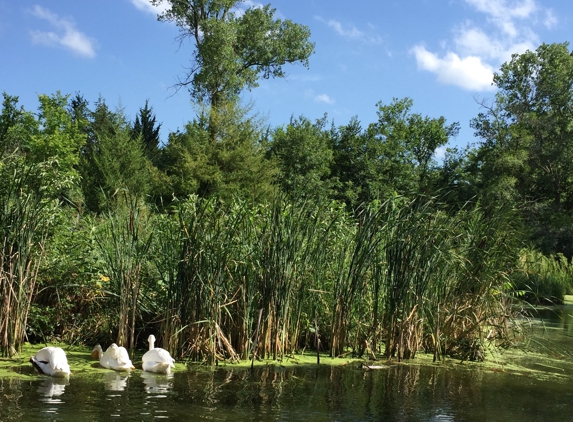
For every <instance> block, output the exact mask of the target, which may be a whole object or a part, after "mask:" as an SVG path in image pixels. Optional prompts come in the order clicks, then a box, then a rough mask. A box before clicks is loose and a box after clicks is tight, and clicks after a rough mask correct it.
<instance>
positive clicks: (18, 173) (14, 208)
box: [0, 155, 59, 356]
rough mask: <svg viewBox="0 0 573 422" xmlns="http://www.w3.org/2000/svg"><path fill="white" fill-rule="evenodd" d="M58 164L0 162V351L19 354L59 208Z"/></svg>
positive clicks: (19, 160) (10, 158) (18, 159)
mask: <svg viewBox="0 0 573 422" xmlns="http://www.w3.org/2000/svg"><path fill="white" fill-rule="evenodd" d="M55 166H57V165H56V163H52V162H45V163H41V164H30V163H25V162H24V160H23V159H22V157H19V156H17V155H7V156H4V157H3V158H2V159H1V160H0V295H1V296H0V350H1V352H2V356H13V355H14V354H16V353H17V352H18V351H20V349H21V346H22V343H23V342H24V340H25V337H26V327H27V320H28V314H29V311H30V307H31V305H32V303H33V301H34V297H35V294H36V290H37V278H38V270H39V268H40V265H41V261H42V258H43V255H44V247H45V242H46V239H47V237H48V234H49V232H50V227H51V225H52V223H53V218H54V215H55V214H56V210H57V208H58V206H59V204H58V202H57V201H55V200H52V199H51V197H50V189H51V188H53V186H52V184H51V183H50V177H49V173H50V172H51V171H52V167H55Z"/></svg>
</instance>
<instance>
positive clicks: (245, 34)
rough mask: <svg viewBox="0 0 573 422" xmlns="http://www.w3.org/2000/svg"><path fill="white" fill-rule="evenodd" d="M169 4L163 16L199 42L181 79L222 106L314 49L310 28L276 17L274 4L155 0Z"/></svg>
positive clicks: (303, 59)
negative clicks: (241, 8) (248, 4)
mask: <svg viewBox="0 0 573 422" xmlns="http://www.w3.org/2000/svg"><path fill="white" fill-rule="evenodd" d="M151 3H152V4H154V5H160V4H163V3H164V4H166V5H167V10H166V11H165V12H163V13H162V14H161V15H159V17H158V19H159V20H160V21H165V22H173V23H175V24H176V25H177V26H178V27H179V30H180V38H181V39H186V38H191V39H192V41H193V42H194V44H195V51H194V52H193V56H192V66H191V67H190V69H189V72H188V73H187V74H186V75H185V76H184V77H183V78H182V79H180V81H179V84H178V85H179V86H180V87H188V88H189V91H190V92H191V95H192V97H193V98H194V99H195V100H198V101H199V102H206V103H207V104H208V105H210V106H211V107H215V108H216V107H218V106H219V105H220V104H221V103H223V102H228V101H235V100H236V98H237V96H238V95H239V93H240V92H241V91H243V89H245V88H247V89H251V88H254V87H256V86H257V85H258V79H260V78H265V79H266V78H270V77H284V75H285V73H284V70H283V66H284V65H285V64H287V63H297V62H299V63H302V64H303V65H304V66H308V58H309V56H310V55H311V54H312V52H313V51H314V44H313V43H311V42H310V41H309V38H310V30H309V29H308V27H306V26H304V25H299V24H296V23H293V22H292V21H290V20H288V19H287V20H281V19H276V18H275V16H274V13H275V9H272V8H271V7H270V5H267V6H264V7H262V8H259V7H249V8H247V9H246V10H244V11H241V10H240V9H239V7H240V6H241V4H242V3H245V2H244V1H243V0H151Z"/></svg>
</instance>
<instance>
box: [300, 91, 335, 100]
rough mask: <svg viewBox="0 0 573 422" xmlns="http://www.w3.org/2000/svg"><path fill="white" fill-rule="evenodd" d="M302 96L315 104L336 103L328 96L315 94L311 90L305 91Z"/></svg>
mask: <svg viewBox="0 0 573 422" xmlns="http://www.w3.org/2000/svg"><path fill="white" fill-rule="evenodd" d="M304 95H305V97H307V98H310V99H312V100H313V101H315V102H317V103H325V104H334V103H335V102H336V101H335V100H334V98H332V97H330V96H329V95H328V94H317V93H316V92H314V90H312V89H311V88H309V89H307V90H306V92H305V94H304Z"/></svg>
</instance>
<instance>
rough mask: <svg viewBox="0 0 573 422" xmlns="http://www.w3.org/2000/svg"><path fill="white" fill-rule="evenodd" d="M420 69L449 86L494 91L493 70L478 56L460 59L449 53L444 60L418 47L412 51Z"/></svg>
mask: <svg viewBox="0 0 573 422" xmlns="http://www.w3.org/2000/svg"><path fill="white" fill-rule="evenodd" d="M412 52H413V53H414V55H415V56H416V61H417V62H418V67H419V68H420V69H422V70H427V71H430V72H432V73H435V74H436V75H437V77H438V81H439V82H441V83H443V84H447V85H456V86H459V87H460V88H463V89H467V90H472V91H487V90H491V89H493V88H492V86H491V83H492V82H493V68H492V67H491V66H490V65H488V64H487V63H484V62H483V61H482V60H481V59H480V58H479V57H477V56H467V57H464V58H460V56H458V55H457V54H456V53H452V52H449V53H447V54H446V55H445V56H444V57H443V58H440V57H438V56H437V55H436V54H434V53H431V52H429V51H428V50H426V48H425V47H423V46H421V45H418V46H416V47H414V48H413V49H412Z"/></svg>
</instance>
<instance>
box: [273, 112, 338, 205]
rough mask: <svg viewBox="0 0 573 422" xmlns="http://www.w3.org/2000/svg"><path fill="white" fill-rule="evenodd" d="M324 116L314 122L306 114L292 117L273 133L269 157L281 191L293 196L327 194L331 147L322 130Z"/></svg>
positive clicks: (326, 135)
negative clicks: (273, 165)
mask: <svg viewBox="0 0 573 422" xmlns="http://www.w3.org/2000/svg"><path fill="white" fill-rule="evenodd" d="M325 125H326V116H324V117H323V118H322V119H318V120H316V121H315V122H314V123H313V122H311V121H310V120H309V119H307V118H305V117H302V116H301V117H299V118H298V119H292V118H291V121H290V123H289V124H288V125H287V126H286V128H283V127H278V128H277V129H275V131H274V133H273V134H272V142H271V143H270V145H269V146H270V148H269V153H270V156H272V157H273V158H275V159H276V160H277V162H278V166H279V168H280V172H279V174H278V176H277V179H278V183H279V185H280V186H281V188H282V190H283V191H285V192H287V193H288V194H290V195H295V196H304V197H309V196H318V197H320V196H322V197H325V196H329V195H330V188H331V183H330V166H331V164H332V150H331V149H330V142H329V138H330V134H329V132H328V131H327V130H325Z"/></svg>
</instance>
